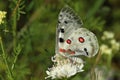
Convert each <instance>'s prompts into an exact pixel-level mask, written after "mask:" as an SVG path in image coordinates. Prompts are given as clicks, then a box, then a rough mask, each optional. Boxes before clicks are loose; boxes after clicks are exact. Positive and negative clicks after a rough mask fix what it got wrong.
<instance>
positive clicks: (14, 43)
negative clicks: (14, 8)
mask: <svg viewBox="0 0 120 80" xmlns="http://www.w3.org/2000/svg"><path fill="white" fill-rule="evenodd" d="M16 25H17V24H16V14H14V16H13V49H14V48H15V47H16Z"/></svg>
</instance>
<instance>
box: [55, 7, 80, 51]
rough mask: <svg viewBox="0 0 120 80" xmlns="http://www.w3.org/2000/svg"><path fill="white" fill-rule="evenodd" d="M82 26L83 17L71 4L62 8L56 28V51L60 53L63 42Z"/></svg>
mask: <svg viewBox="0 0 120 80" xmlns="http://www.w3.org/2000/svg"><path fill="white" fill-rule="evenodd" d="M81 26H82V21H81V19H80V18H79V17H78V16H77V15H76V14H75V13H74V11H73V10H72V9H71V8H70V7H69V6H65V7H64V8H62V10H61V11H60V13H59V17H58V26H57V28H56V49H55V50H56V51H55V52H56V53H59V48H60V47H62V45H63V43H64V42H65V40H66V39H67V38H68V37H69V36H70V34H71V33H72V32H73V31H74V30H75V29H77V28H80V27H81Z"/></svg>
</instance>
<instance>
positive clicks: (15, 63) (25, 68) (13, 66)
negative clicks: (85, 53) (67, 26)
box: [0, 0, 120, 80]
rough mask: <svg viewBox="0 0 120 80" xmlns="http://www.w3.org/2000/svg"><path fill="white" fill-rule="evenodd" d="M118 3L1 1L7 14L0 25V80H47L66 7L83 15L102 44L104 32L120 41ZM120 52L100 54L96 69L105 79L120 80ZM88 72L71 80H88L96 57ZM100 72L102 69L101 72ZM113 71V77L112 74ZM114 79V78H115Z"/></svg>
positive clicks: (103, 0) (102, 0)
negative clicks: (61, 16)
mask: <svg viewBox="0 0 120 80" xmlns="http://www.w3.org/2000/svg"><path fill="white" fill-rule="evenodd" d="M119 2H120V1H119V0H66V1H65V0H32V1H29V0H0V11H6V12H7V14H6V18H5V19H3V20H4V23H2V24H0V80H44V79H45V76H47V75H46V73H45V71H46V70H47V68H48V67H50V66H51V65H52V62H51V61H50V59H51V56H52V55H54V54H55V36H56V35H55V31H56V30H55V29H56V26H57V17H58V14H59V12H60V9H61V8H62V7H64V6H65V5H66V4H67V5H69V6H70V7H72V8H73V9H74V10H75V12H76V13H77V14H78V15H79V16H81V19H82V20H83V23H84V27H86V28H88V29H90V30H91V31H93V32H94V33H95V34H96V36H97V38H98V40H99V43H100V45H101V44H103V43H106V45H107V46H109V44H108V43H107V41H106V42H103V41H102V39H101V38H102V35H103V33H104V31H112V32H113V33H114V34H115V36H114V39H115V40H116V41H117V42H118V43H119V41H120V37H119V35H120V31H119V30H120V23H119V22H120V15H119V14H120V5H119ZM119 52H120V50H118V51H115V52H113V53H112V56H109V59H107V58H108V55H106V54H104V53H103V54H101V56H100V57H99V58H100V59H99V60H98V62H96V63H97V64H96V65H95V66H94V68H97V69H98V71H105V72H104V74H103V76H101V77H103V78H104V79H105V80H106V79H108V78H111V79H112V78H113V80H118V79H120V74H119V73H120V62H119V58H120V54H119ZM84 60H85V61H86V64H85V71H84V72H82V73H80V74H77V75H76V76H73V77H72V78H70V79H68V80H80V79H82V80H88V79H93V78H91V77H90V75H89V74H91V71H90V70H91V69H92V67H93V65H94V64H95V60H96V58H91V59H88V58H87V59H86V58H84ZM99 69H100V70H99ZM111 72H112V75H109V74H110V73H111ZM114 77H115V79H114Z"/></svg>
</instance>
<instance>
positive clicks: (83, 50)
mask: <svg viewBox="0 0 120 80" xmlns="http://www.w3.org/2000/svg"><path fill="white" fill-rule="evenodd" d="M82 26H83V22H82V20H81V19H80V18H79V16H78V15H77V14H75V13H74V11H73V10H72V8H70V7H69V6H65V7H64V8H62V9H61V11H60V13H59V16H58V25H57V28H56V49H55V52H56V54H60V55H62V56H64V57H67V58H70V57H76V56H81V55H83V56H87V57H93V56H95V55H96V54H97V53H98V50H99V44H98V40H97V37H96V36H95V34H94V33H92V32H91V31H89V30H88V29H86V28H84V27H82Z"/></svg>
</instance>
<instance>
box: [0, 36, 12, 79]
mask: <svg viewBox="0 0 120 80" xmlns="http://www.w3.org/2000/svg"><path fill="white" fill-rule="evenodd" d="M0 45H1V50H2V57H3V60H4V62H5V65H6V67H7V73H8V76H9V78H10V80H14V79H13V77H12V72H11V70H10V68H9V66H8V62H7V59H6V53H5V50H4V47H3V42H2V38H1V37H0Z"/></svg>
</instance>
